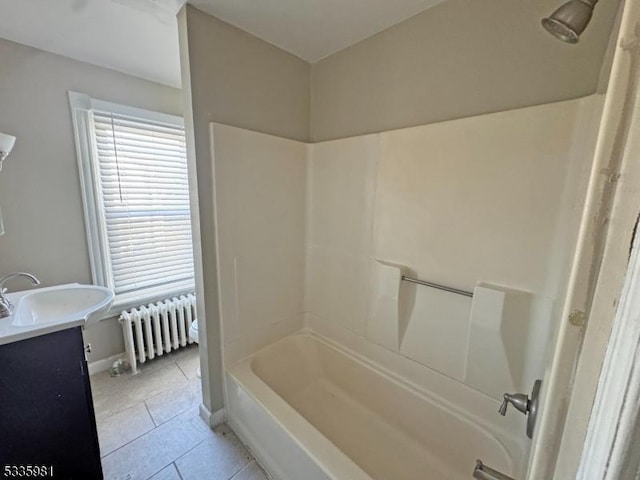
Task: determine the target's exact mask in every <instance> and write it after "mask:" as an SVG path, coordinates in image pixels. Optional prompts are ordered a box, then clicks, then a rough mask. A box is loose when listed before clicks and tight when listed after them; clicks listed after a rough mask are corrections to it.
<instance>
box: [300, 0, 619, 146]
mask: <svg viewBox="0 0 640 480" xmlns="http://www.w3.org/2000/svg"><path fill="white" fill-rule="evenodd" d="M561 3H562V2H559V1H557V0H542V1H536V2H529V1H513V0H490V1H482V2H479V1H477V0H449V1H447V2H444V3H442V4H440V5H438V6H436V7H434V8H432V9H429V10H427V11H425V12H424V13H422V14H419V15H417V16H415V17H413V18H411V19H409V20H407V21H405V22H403V23H401V24H398V25H396V26H394V27H391V28H389V29H388V30H385V31H384V32H382V33H379V34H377V35H375V36H373V37H370V38H368V39H366V40H364V41H362V42H360V43H358V44H356V45H354V46H352V47H350V48H347V49H346V50H343V51H341V52H339V53H337V54H335V55H332V56H330V57H328V58H326V59H324V60H321V61H320V62H318V63H316V64H314V65H313V67H312V90H311V91H312V101H311V111H312V120H311V139H312V140H313V141H322V140H328V139H335V138H343V137H348V136H353V135H361V134H365V133H372V132H381V131H386V130H391V129H396V128H403V127H408V126H414V125H423V124H427V123H433V122H438V121H443V120H450V119H454V118H462V117H468V116H472V115H478V114H483V113H490V112H498V111H503V110H509V109H514V108H519V107H524V106H531V105H539V104H543V103H550V102H555V101H559V100H566V99H572V98H577V97H581V96H585V95H589V94H592V93H594V92H595V91H596V89H597V87H598V77H599V72H600V67H601V64H602V59H603V56H604V54H605V50H606V48H607V43H608V37H609V33H610V31H611V27H612V25H613V23H614V17H615V13H616V10H617V6H618V3H619V2H618V1H616V0H610V1H607V2H600V3H598V5H597V7H596V12H595V15H594V17H593V20H592V22H591V24H590V25H589V28H588V29H587V30H586V32H585V33H584V35H583V37H582V39H581V40H580V43H579V44H578V45H567V44H564V43H562V42H560V41H558V40H555V39H554V38H552V37H551V36H550V35H548V34H547V33H546V32H544V30H543V29H542V28H541V27H540V19H541V18H542V17H544V16H546V15H548V14H550V13H551V12H552V11H553V10H554V9H555V8H557V6H558V5H559V4H561Z"/></svg>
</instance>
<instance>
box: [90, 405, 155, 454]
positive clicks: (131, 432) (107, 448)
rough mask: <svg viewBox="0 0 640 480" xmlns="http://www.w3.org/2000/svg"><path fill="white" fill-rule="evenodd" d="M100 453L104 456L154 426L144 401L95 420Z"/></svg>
mask: <svg viewBox="0 0 640 480" xmlns="http://www.w3.org/2000/svg"><path fill="white" fill-rule="evenodd" d="M97 426H98V439H99V440H100V455H101V456H103V457H104V456H105V455H108V454H109V453H111V452H113V451H114V450H116V449H118V448H120V447H122V446H123V445H125V444H127V443H129V442H130V441H132V440H135V439H136V438H138V437H140V436H141V435H144V434H145V433H147V432H148V431H149V430H152V429H153V428H154V427H155V424H154V423H153V421H152V420H151V416H150V415H149V412H148V411H147V407H146V406H145V405H144V403H139V404H137V405H134V406H133V407H130V408H127V409H126V410H123V411H121V412H118V413H116V414H115V415H111V416H110V417H106V418H103V419H101V420H100V421H98V422H97Z"/></svg>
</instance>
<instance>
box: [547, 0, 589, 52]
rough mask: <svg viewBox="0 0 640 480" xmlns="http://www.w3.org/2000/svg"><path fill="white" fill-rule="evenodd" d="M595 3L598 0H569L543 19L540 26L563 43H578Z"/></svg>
mask: <svg viewBox="0 0 640 480" xmlns="http://www.w3.org/2000/svg"><path fill="white" fill-rule="evenodd" d="M597 2H598V0H569V1H568V2H567V3H565V4H564V5H562V6H560V8H558V9H557V10H556V11H555V12H553V13H552V14H551V15H550V16H549V17H547V18H543V19H542V26H543V27H544V28H545V29H546V30H547V31H548V32H549V33H550V34H551V35H553V36H554V37H556V38H558V39H560V40H562V41H563V42H567V43H578V40H579V39H580V34H581V33H582V32H583V31H584V29H585V28H587V25H588V24H589V20H591V15H593V7H595V5H596V3H597Z"/></svg>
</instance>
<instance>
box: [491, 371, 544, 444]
mask: <svg viewBox="0 0 640 480" xmlns="http://www.w3.org/2000/svg"><path fill="white" fill-rule="evenodd" d="M541 388H542V380H536V381H535V382H533V390H532V391H531V398H529V397H528V396H527V395H525V394H524V393H513V394H512V393H505V394H504V397H503V400H502V405H500V409H499V410H498V412H499V413H500V415H502V416H503V417H504V416H505V415H506V414H507V408H509V404H511V405H513V406H514V407H515V408H516V409H517V410H518V411H520V412H522V413H524V414H525V415H527V437H529V438H532V437H533V429H534V428H535V426H536V418H537V417H538V402H539V400H540V389H541Z"/></svg>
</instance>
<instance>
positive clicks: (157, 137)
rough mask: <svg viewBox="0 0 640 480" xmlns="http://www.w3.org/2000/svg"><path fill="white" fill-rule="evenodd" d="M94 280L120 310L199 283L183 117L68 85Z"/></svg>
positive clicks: (182, 290)
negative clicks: (100, 97)
mask: <svg viewBox="0 0 640 480" xmlns="http://www.w3.org/2000/svg"><path fill="white" fill-rule="evenodd" d="M69 100H70V103H71V110H72V114H73V121H74V126H75V132H76V147H77V151H78V163H79V166H80V178H81V183H82V193H83V198H84V208H85V222H86V225H87V238H88V242H89V251H90V256H91V267H92V273H93V280H94V282H95V283H96V284H98V285H104V286H106V287H109V288H112V289H113V290H114V291H115V293H116V298H115V302H114V307H113V310H119V309H123V308H128V307H130V306H135V305H139V304H142V303H146V302H149V301H153V300H158V299H161V298H165V297H167V296H171V295H174V294H178V293H183V292H187V291H191V290H193V289H194V271H193V248H192V243H191V216H190V209H189V185H188V177H187V159H186V145H185V135H184V127H183V122H182V119H181V118H180V117H174V116H171V115H165V114H160V113H156V112H149V111H145V110H139V109H134V108H131V107H126V106H122V105H116V104H112V103H108V102H103V101H100V100H95V99H92V98H89V97H88V96H87V95H82V94H78V93H74V92H69Z"/></svg>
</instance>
